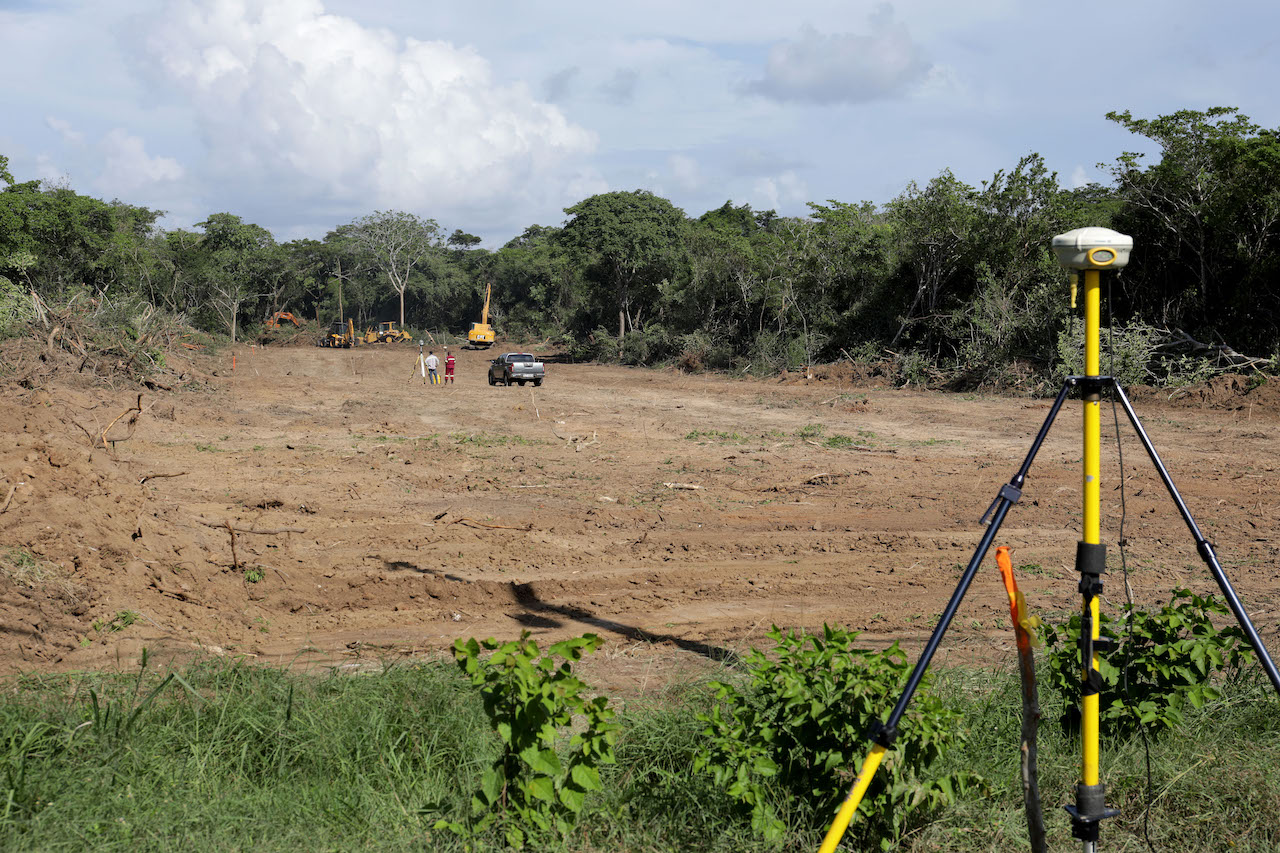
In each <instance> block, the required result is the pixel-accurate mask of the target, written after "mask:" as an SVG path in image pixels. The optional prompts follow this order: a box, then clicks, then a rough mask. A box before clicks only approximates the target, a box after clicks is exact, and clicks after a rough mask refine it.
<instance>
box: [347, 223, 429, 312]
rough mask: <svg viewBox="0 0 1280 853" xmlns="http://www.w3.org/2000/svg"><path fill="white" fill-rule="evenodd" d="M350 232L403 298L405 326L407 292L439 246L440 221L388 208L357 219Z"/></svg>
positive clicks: (401, 302)
mask: <svg viewBox="0 0 1280 853" xmlns="http://www.w3.org/2000/svg"><path fill="white" fill-rule="evenodd" d="M348 233H349V234H350V237H351V239H352V240H353V241H354V242H355V243H356V245H358V246H359V247H360V248H361V249H362V250H363V251H364V252H365V253H366V254H367V255H368V257H369V258H370V259H371V261H372V263H373V264H374V266H376V267H377V268H378V269H379V270H380V271H381V272H382V273H383V275H385V276H386V277H387V284H389V285H390V286H391V289H392V290H393V291H395V293H396V294H397V295H398V296H399V297H400V325H401V326H404V292H405V290H406V289H408V287H409V283H410V281H411V275H412V273H413V272H414V271H415V270H417V269H419V268H421V267H422V266H424V265H425V264H426V262H427V258H428V257H429V256H430V255H431V253H432V252H434V251H436V250H437V249H438V248H440V239H439V234H440V226H439V224H438V223H437V222H436V221H435V220H434V219H423V218H421V217H419V216H415V215H413V214H412V213H405V212H404V211H399V210H388V211H379V212H377V213H374V214H372V215H370V216H366V217H364V218H362V219H357V220H356V221H355V222H353V223H352V224H351V227H350V231H349V232H348Z"/></svg>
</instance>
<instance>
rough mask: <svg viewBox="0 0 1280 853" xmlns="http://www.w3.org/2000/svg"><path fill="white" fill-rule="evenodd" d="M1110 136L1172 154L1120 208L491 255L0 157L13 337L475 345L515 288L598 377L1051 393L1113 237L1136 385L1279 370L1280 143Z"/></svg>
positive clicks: (1, 244)
mask: <svg viewBox="0 0 1280 853" xmlns="http://www.w3.org/2000/svg"><path fill="white" fill-rule="evenodd" d="M1108 118H1109V119H1110V120H1112V121H1114V122H1116V123H1118V124H1120V125H1121V126H1123V127H1125V128H1127V129H1128V130H1130V131H1132V132H1133V133H1134V134H1136V135H1138V136H1141V137H1145V138H1146V139H1149V140H1151V141H1153V142H1155V143H1157V144H1158V145H1159V147H1160V151H1161V154H1160V157H1159V160H1158V161H1156V162H1150V163H1148V162H1145V161H1144V160H1143V159H1142V158H1141V157H1140V156H1139V155H1136V154H1131V153H1121V154H1120V155H1119V156H1118V157H1117V158H1116V160H1115V162H1114V163H1113V164H1111V166H1110V175H1111V178H1112V181H1111V183H1110V185H1108V186H1102V185H1096V184H1095V185H1089V186H1086V187H1081V188H1076V189H1064V188H1063V187H1062V186H1061V185H1060V183H1059V181H1058V178H1057V176H1056V175H1055V174H1053V173H1050V172H1049V171H1048V170H1047V169H1046V167H1045V164H1044V161H1043V159H1042V158H1041V157H1040V156H1039V155H1038V154H1029V155H1027V156H1025V157H1023V158H1022V159H1021V160H1019V161H1018V162H1017V163H1015V164H1013V165H1012V166H1011V167H1010V168H1009V169H1008V170H1001V171H998V172H996V173H995V174H994V175H992V176H991V178H990V179H989V180H986V181H983V182H982V183H981V184H980V185H979V186H976V187H975V186H969V185H968V184H966V183H964V182H963V181H960V180H959V179H957V178H956V177H955V176H954V175H953V174H952V173H951V172H950V171H947V170H943V171H942V172H941V174H939V175H938V176H937V177H936V178H934V179H932V180H931V181H929V182H928V183H927V184H924V185H917V184H915V183H912V184H910V185H909V186H908V187H907V188H906V189H905V190H904V191H903V192H902V193H901V194H900V195H899V196H897V197H896V198H894V199H891V200H889V201H887V202H884V203H874V202H871V201H862V202H856V203H851V202H844V201H836V200H828V201H825V202H821V203H817V202H813V203H810V205H809V213H808V215H807V216H803V217H784V216H779V215H777V214H776V213H775V212H774V211H771V210H765V211H760V210H753V209H751V207H750V206H749V205H745V204H744V205H735V204H733V202H732V201H726V202H725V204H724V205H723V206H721V207H719V208H717V209H715V210H710V211H707V212H705V213H703V214H701V215H698V216H695V217H691V216H689V215H687V214H686V213H685V212H684V211H681V210H680V209H678V208H676V207H675V206H673V205H672V204H671V203H670V202H669V201H667V200H666V199H663V198H661V197H659V196H656V195H654V194H652V193H650V192H647V191H644V190H636V191H634V192H611V193H605V194H602V195H596V196H592V197H590V198H587V199H584V200H582V201H581V202H579V203H578V204H576V205H573V206H572V207H569V208H567V209H566V210H565V213H566V214H567V219H566V220H565V221H564V223H563V224H561V225H556V226H544V225H530V226H529V227H528V228H527V229H525V231H524V233H522V234H520V235H519V236H517V237H515V238H514V239H512V240H511V241H510V242H508V243H507V244H506V245H504V246H502V247H501V248H498V249H494V250H489V249H481V248H477V245H478V244H479V243H480V239H479V238H478V237H476V236H474V235H472V234H469V233H467V232H466V231H464V230H463V229H461V228H454V229H453V230H450V229H449V228H448V227H446V226H443V225H441V224H440V223H438V222H436V221H435V220H432V219H424V218H421V217H418V216H415V215H412V214H409V213H404V212H399V211H380V212H374V213H372V214H369V215H367V216H364V217H361V218H358V219H356V220H354V221H352V222H350V223H347V224H342V225H336V226H335V227H334V229H333V230H332V231H331V232H329V233H328V234H327V235H326V236H325V238H324V239H323V240H310V239H305V240H294V241H291V242H287V243H278V242H277V241H276V240H275V238H274V237H273V236H272V235H271V234H270V233H269V232H268V231H267V230H266V229H264V228H261V227H259V226H257V225H254V224H250V223H247V222H244V221H243V220H242V219H241V218H240V217H239V216H236V215H235V214H232V213H226V212H223V213H213V214H210V215H209V216H208V217H207V218H206V219H205V220H204V221H203V222H200V223H198V224H197V226H196V229H197V230H194V231H187V230H183V229H177V230H163V229H161V228H158V227H157V225H156V223H157V221H158V220H159V218H160V217H161V216H162V212H161V211H156V210H149V209H146V208H143V207H137V206H134V205H131V204H128V203H126V202H123V201H119V200H113V201H109V202H107V201H102V200H99V199H95V198H91V197H88V196H84V195H80V194H79V193H77V192H75V191H74V190H73V189H71V188H70V187H66V186H57V185H49V184H45V183H42V182H39V181H28V182H18V181H17V180H16V179H15V178H14V176H13V175H12V174H11V173H10V171H9V168H8V160H7V158H5V157H3V156H0V184H2V185H3V186H4V188H3V190H2V191H0V335H3V334H5V333H6V332H9V333H12V331H13V330H14V329H16V328H19V327H20V326H21V324H22V322H23V320H24V318H25V317H26V316H29V315H30V313H31V310H32V306H31V304H30V299H29V297H28V296H26V294H29V293H30V292H31V291H34V292H35V293H37V294H38V295H39V296H40V297H41V298H42V299H44V300H46V301H50V302H59V301H64V302H65V301H66V300H68V299H70V298H71V296H73V295H74V294H76V293H86V294H87V295H89V296H100V295H107V296H109V297H111V298H113V299H116V298H119V297H125V296H128V297H130V298H139V299H141V300H145V301H146V302H149V303H151V304H152V305H154V306H156V307H157V308H159V309H162V310H164V311H165V312H166V313H169V314H175V315H182V316H185V318H186V319H187V320H188V321H190V322H191V323H193V324H194V325H195V326H197V327H199V328H202V329H204V330H206V331H210V332H216V333H220V334H225V335H227V336H229V337H231V338H232V339H235V338H237V337H243V336H244V335H245V330H246V329H247V330H249V331H250V333H256V332H257V331H258V330H259V328H260V324H261V323H262V322H263V321H264V320H266V319H267V318H268V317H269V316H271V315H272V314H273V313H275V312H276V311H281V310H288V311H291V312H293V313H294V314H297V315H300V316H302V317H305V318H313V319H314V320H316V321H318V322H319V323H320V324H321V325H327V324H328V323H329V322H330V321H331V320H332V319H335V318H337V317H338V316H339V315H340V314H341V315H343V316H350V317H352V318H354V319H355V321H356V325H357V326H361V327H363V326H365V325H367V324H370V323H372V322H374V321H376V320H380V319H399V320H401V321H402V322H405V323H407V324H408V325H409V326H410V327H411V328H416V329H430V330H441V331H449V332H452V333H454V334H457V333H459V332H462V331H463V330H465V329H466V328H467V326H468V324H469V323H471V322H473V321H475V320H476V319H478V317H479V314H480V309H481V306H482V303H483V300H484V288H485V283H486V282H492V283H493V307H492V310H491V312H490V313H491V317H492V319H493V321H494V323H495V325H496V326H497V327H498V329H499V332H500V333H505V334H507V335H523V336H530V337H533V338H534V339H536V340H543V339H549V341H548V343H549V344H554V345H556V346H560V347H563V348H564V349H566V350H567V351H568V352H569V353H570V354H571V355H572V356H573V357H575V358H580V359H583V360H609V361H621V362H623V363H627V364H662V363H667V364H674V365H677V366H679V367H680V368H682V369H685V370H702V369H728V368H732V369H734V370H736V371H743V372H745V371H750V372H754V373H758V374H768V373H774V372H777V371H779V370H784V369H794V368H800V367H805V366H807V365H809V364H812V363H815V362H824V361H825V362H830V361H836V360H841V359H847V360H849V361H852V362H855V363H880V364H882V365H887V368H888V370H889V371H890V372H891V374H892V375H894V376H895V377H896V378H897V379H899V380H901V381H903V382H912V383H916V384H926V385H940V384H950V385H952V386H969V387H973V386H977V385H983V384H996V385H1001V384H1003V385H1023V386H1028V385H1030V386H1033V387H1034V386H1040V385H1044V384H1046V383H1048V384H1052V383H1053V381H1054V380H1053V377H1054V376H1055V375H1060V374H1061V373H1063V372H1064V371H1066V370H1068V369H1069V368H1070V366H1071V362H1072V361H1073V359H1075V358H1076V350H1077V348H1078V338H1079V333H1078V328H1076V327H1073V325H1072V321H1071V319H1070V318H1071V316H1072V312H1071V311H1070V309H1069V306H1068V288H1067V283H1066V274H1065V272H1064V271H1063V270H1061V269H1060V268H1059V267H1058V266H1057V265H1056V264H1055V262H1054V260H1053V258H1052V256H1051V254H1050V251H1049V243H1050V239H1051V238H1052V236H1053V235H1054V234H1057V233H1061V232H1063V231H1066V230H1069V229H1071V228H1076V227H1080V226H1083V225H1099V226H1105V227H1111V228H1114V229H1116V230H1119V231H1122V232H1124V233H1126V234H1130V235H1132V236H1133V237H1134V240H1135V244H1136V246H1135V250H1134V255H1133V259H1132V261H1131V263H1130V266H1129V268H1128V269H1127V270H1125V272H1124V274H1123V276H1122V277H1121V278H1120V279H1119V280H1118V281H1117V282H1116V283H1115V284H1114V285H1112V288H1113V289H1112V290H1111V291H1110V293H1109V298H1108V299H1107V304H1108V306H1109V307H1110V309H1111V311H1112V312H1113V321H1111V325H1112V327H1113V333H1114V340H1115V342H1116V349H1117V359H1123V360H1124V363H1125V365H1126V369H1127V370H1128V371H1129V372H1128V374H1127V375H1126V378H1127V379H1128V380H1129V381H1130V382H1133V381H1145V382H1163V381H1178V380H1180V379H1181V380H1186V379H1189V378H1203V377H1204V376H1205V375H1207V374H1208V373H1211V372H1212V371H1214V370H1220V369H1223V370H1225V369H1240V368H1242V367H1243V368H1248V369H1267V368H1269V367H1271V366H1273V363H1274V359H1275V357H1276V355H1277V353H1280V327H1278V326H1277V318H1278V317H1280V288H1277V287H1275V286H1274V282H1275V281H1276V279H1277V274H1278V273H1280V139H1278V138H1277V133H1278V132H1280V131H1276V130H1267V129H1264V128H1261V127H1259V126H1257V125H1255V124H1253V123H1252V122H1250V121H1249V119H1248V118H1246V117H1245V116H1243V115H1241V114H1239V112H1238V111H1237V110H1235V109H1232V108H1214V109H1210V110H1207V111H1205V112H1195V111H1181V112H1177V113H1174V114H1172V115H1168V116H1161V117H1159V118H1155V119H1138V118H1134V117H1132V116H1131V115H1130V114H1129V113H1127V112H1124V113H1111V114H1109V115H1108ZM1076 326H1078V323H1077V324H1076ZM1242 353H1245V354H1247V355H1242Z"/></svg>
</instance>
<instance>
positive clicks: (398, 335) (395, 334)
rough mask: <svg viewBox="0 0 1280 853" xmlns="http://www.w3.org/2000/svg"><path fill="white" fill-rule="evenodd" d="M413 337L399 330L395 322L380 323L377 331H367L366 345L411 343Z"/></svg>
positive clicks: (365, 334) (365, 336)
mask: <svg viewBox="0 0 1280 853" xmlns="http://www.w3.org/2000/svg"><path fill="white" fill-rule="evenodd" d="M411 340H413V335H411V334H409V333H408V332H406V331H405V330H404V329H397V328H396V324H395V322H394V321H393V322H387V323H379V324H378V328H376V329H366V330H365V333H364V342H365V343H366V344H397V343H400V342H401V341H411Z"/></svg>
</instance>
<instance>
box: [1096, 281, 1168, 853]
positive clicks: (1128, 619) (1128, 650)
mask: <svg viewBox="0 0 1280 853" xmlns="http://www.w3.org/2000/svg"><path fill="white" fill-rule="evenodd" d="M1117 275H1119V273H1117ZM1113 299H1114V297H1113V296H1112V293H1111V276H1108V277H1107V348H1108V349H1109V350H1110V352H1109V353H1108V356H1109V357H1110V360H1111V368H1110V373H1111V381H1112V382H1119V380H1118V379H1116V345H1115V325H1116V318H1115V314H1114V313H1113V311H1112V307H1111V306H1112V305H1113V304H1114V302H1113ZM1111 420H1112V421H1113V422H1114V424H1115V431H1116V455H1117V457H1118V460H1117V461H1118V464H1119V468H1120V530H1119V535H1118V537H1117V539H1116V547H1117V550H1119V552H1120V573H1121V576H1122V577H1123V578H1124V599H1125V602H1126V604H1128V611H1127V613H1126V614H1125V626H1124V630H1125V635H1126V637H1125V645H1124V649H1125V660H1124V666H1123V667H1122V668H1121V670H1120V683H1121V685H1122V686H1123V690H1124V702H1125V705H1126V706H1128V707H1130V708H1132V707H1133V696H1132V695H1131V694H1130V691H1129V666H1130V664H1132V663H1133V587H1132V586H1130V584H1129V563H1128V561H1127V560H1126V559H1125V553H1124V546H1125V539H1124V523H1125V520H1126V519H1127V518H1128V506H1127V505H1126V503H1125V491H1124V446H1123V442H1121V441H1120V413H1119V410H1118V409H1117V408H1116V394H1115V393H1114V389H1113V392H1112V394H1111ZM1138 733H1139V734H1140V735H1142V752H1143V755H1144V756H1145V757H1146V764H1147V803H1146V807H1145V808H1144V809H1143V810H1142V838H1143V840H1144V841H1146V842H1147V849H1148V850H1150V851H1151V853H1155V849H1156V848H1155V846H1154V845H1153V844H1152V843H1151V835H1150V832H1149V831H1150V828H1151V805H1152V797H1151V793H1152V790H1153V789H1154V787H1155V785H1154V783H1153V781H1152V776H1151V743H1150V741H1149V740H1148V739H1147V730H1146V728H1145V727H1144V726H1143V725H1142V723H1141V721H1139V723H1138Z"/></svg>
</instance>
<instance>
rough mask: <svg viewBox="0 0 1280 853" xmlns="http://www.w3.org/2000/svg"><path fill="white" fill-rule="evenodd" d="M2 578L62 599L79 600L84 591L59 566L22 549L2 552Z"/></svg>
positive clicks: (0, 555)
mask: <svg viewBox="0 0 1280 853" xmlns="http://www.w3.org/2000/svg"><path fill="white" fill-rule="evenodd" d="M0 578H4V579H5V580H7V581H9V582H10V583H12V584H13V585H15V586H18V587H22V588H24V589H43V590H48V591H50V592H52V593H54V594H55V595H58V596H59V597H61V598H64V599H68V598H78V597H79V596H80V595H81V594H82V593H83V590H81V589H80V587H78V586H77V585H76V584H75V582H74V581H72V580H71V577H70V576H69V575H68V574H67V572H66V571H64V570H63V569H62V568H60V567H59V566H58V565H56V564H54V563H51V562H49V561H48V560H43V559H41V558H39V557H37V556H35V555H34V554H32V553H31V552H30V551H26V550H24V549H22V548H4V549H2V550H0Z"/></svg>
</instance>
